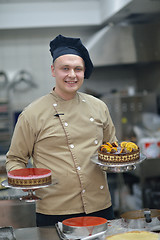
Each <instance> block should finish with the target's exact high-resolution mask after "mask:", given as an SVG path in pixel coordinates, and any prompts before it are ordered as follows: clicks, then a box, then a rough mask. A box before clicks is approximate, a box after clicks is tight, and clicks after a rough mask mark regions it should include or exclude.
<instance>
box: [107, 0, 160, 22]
mask: <svg viewBox="0 0 160 240" xmlns="http://www.w3.org/2000/svg"><path fill="white" fill-rule="evenodd" d="M106 7H107V11H106V12H107V13H106V15H105V16H106V18H105V22H104V24H108V23H111V22H112V23H114V24H115V23H121V22H123V23H130V24H131V23H141V22H143V23H148V22H157V21H159V19H160V15H159V13H160V1H159V0H140V1H139V0H118V1H116V0H108V1H106Z"/></svg>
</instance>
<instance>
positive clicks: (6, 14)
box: [0, 0, 160, 29]
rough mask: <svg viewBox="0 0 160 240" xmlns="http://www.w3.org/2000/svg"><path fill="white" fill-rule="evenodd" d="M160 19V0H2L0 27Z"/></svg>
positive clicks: (59, 25) (126, 22)
mask: <svg viewBox="0 0 160 240" xmlns="http://www.w3.org/2000/svg"><path fill="white" fill-rule="evenodd" d="M159 20H160V0H46V1H45V0H0V29H9V28H28V27H29V28H35V27H65V26H66V27H72V26H90V27H91V26H99V27H100V28H101V27H104V26H106V25H109V24H119V23H125V24H128V23H129V24H131V23H139V22H143V23H144V22H151V21H159Z"/></svg>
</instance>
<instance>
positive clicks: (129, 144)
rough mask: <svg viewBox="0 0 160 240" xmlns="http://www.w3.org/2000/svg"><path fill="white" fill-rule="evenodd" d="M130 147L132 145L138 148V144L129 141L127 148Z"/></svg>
mask: <svg viewBox="0 0 160 240" xmlns="http://www.w3.org/2000/svg"><path fill="white" fill-rule="evenodd" d="M128 147H131V148H133V149H135V150H136V149H138V146H137V145H136V144H135V143H133V142H128V143H127V144H126V148H128Z"/></svg>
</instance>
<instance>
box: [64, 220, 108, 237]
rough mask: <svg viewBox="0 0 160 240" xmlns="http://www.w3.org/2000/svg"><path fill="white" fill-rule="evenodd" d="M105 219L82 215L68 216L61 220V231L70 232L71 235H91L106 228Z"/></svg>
mask: <svg viewBox="0 0 160 240" xmlns="http://www.w3.org/2000/svg"><path fill="white" fill-rule="evenodd" d="M107 227H108V225H107V219H105V218H102V217H95V216H83V217H74V218H68V219H65V220H63V221H62V231H63V233H64V234H70V235H71V236H72V237H73V236H76V239H77V236H78V239H81V238H82V237H87V236H91V235H93V234H96V233H100V232H103V231H106V230H107ZM74 239H75V238H74Z"/></svg>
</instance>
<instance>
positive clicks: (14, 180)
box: [8, 168, 51, 187]
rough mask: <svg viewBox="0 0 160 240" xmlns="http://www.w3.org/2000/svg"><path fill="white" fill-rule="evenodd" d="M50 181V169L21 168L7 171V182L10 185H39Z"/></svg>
mask: <svg viewBox="0 0 160 240" xmlns="http://www.w3.org/2000/svg"><path fill="white" fill-rule="evenodd" d="M50 183H51V170H49V169H45V168H23V169H16V170H12V171H10V172H8V184H10V185H12V186H19V187H26V186H41V185H48V184H50Z"/></svg>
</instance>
